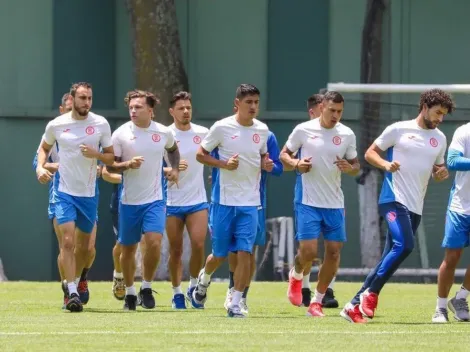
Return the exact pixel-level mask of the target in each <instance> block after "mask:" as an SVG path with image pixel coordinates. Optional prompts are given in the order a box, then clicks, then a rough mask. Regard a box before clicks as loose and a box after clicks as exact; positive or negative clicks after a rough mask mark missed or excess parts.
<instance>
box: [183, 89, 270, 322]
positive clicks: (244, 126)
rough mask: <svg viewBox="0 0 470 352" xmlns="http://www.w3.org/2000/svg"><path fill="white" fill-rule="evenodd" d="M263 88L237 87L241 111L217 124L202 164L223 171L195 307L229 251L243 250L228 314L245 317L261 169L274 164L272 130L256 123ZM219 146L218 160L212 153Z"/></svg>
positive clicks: (200, 303)
mask: <svg viewBox="0 0 470 352" xmlns="http://www.w3.org/2000/svg"><path fill="white" fill-rule="evenodd" d="M259 96H260V92H259V90H258V88H256V87H255V86H253V85H251V84H242V85H240V86H239V87H238V88H237V92H236V99H235V106H236V107H237V113H236V114H235V115H233V116H229V117H227V118H224V119H222V120H219V121H217V122H216V123H215V124H214V125H213V126H212V127H211V129H210V131H209V133H208V135H207V136H206V138H205V139H204V140H203V141H202V143H201V146H200V148H199V150H198V152H197V160H198V161H199V162H200V163H202V164H204V165H207V166H211V167H214V168H218V169H220V170H219V175H218V177H217V178H213V179H212V183H213V185H214V187H213V189H214V190H215V191H214V192H213V193H212V205H211V206H212V209H211V212H212V216H211V222H212V224H211V235H212V254H211V255H209V256H208V257H207V260H206V265H205V267H204V268H203V269H202V270H201V271H200V273H199V276H198V281H197V286H196V289H195V290H194V291H193V294H192V300H193V302H192V304H193V306H195V305H196V306H199V307H203V306H204V303H205V302H206V300H207V289H208V287H209V285H210V279H211V275H212V274H213V273H214V272H215V270H216V269H217V268H218V267H219V266H220V265H221V264H222V262H223V261H224V260H225V258H226V257H227V256H228V253H229V249H233V250H234V251H236V252H237V267H236V271H235V278H234V281H235V285H234V291H233V293H232V300H231V304H230V306H229V307H228V316H229V317H236V318H243V317H245V316H244V315H243V314H242V312H241V309H240V300H241V298H242V294H243V291H244V289H245V288H246V287H247V286H248V284H249V282H250V277H251V263H252V261H251V253H252V250H253V246H254V243H255V239H256V233H257V227H258V207H259V206H261V200H260V193H259V184H260V176H261V170H262V169H263V168H266V165H267V164H270V163H272V160H271V159H269V158H267V157H266V156H267V154H266V153H267V146H266V143H267V139H268V133H269V130H268V127H267V126H266V125H265V124H264V123H262V122H261V121H258V120H256V119H255V117H256V116H257V114H258V110H259ZM215 148H217V150H218V152H217V153H218V158H214V157H213V156H211V155H210V153H211V152H212V151H213V150H214V149H215Z"/></svg>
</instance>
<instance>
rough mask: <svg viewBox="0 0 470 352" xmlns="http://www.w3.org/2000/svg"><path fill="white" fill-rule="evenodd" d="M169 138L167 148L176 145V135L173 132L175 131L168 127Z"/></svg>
mask: <svg viewBox="0 0 470 352" xmlns="http://www.w3.org/2000/svg"><path fill="white" fill-rule="evenodd" d="M166 135H167V140H166V144H165V149H170V148H171V147H173V146H174V145H175V141H176V140H175V135H174V134H173V131H172V130H171V129H168V131H167V134H166Z"/></svg>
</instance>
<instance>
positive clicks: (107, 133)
mask: <svg viewBox="0 0 470 352" xmlns="http://www.w3.org/2000/svg"><path fill="white" fill-rule="evenodd" d="M100 144H101V147H102V148H108V147H111V146H112V145H113V141H112V139H111V127H110V126H109V123H108V121H106V123H105V124H104V126H103V131H102V133H101V138H100Z"/></svg>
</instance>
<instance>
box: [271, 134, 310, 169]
mask: <svg viewBox="0 0 470 352" xmlns="http://www.w3.org/2000/svg"><path fill="white" fill-rule="evenodd" d="M304 135H305V133H304V131H303V130H302V129H301V127H299V126H296V127H295V128H294V130H293V131H292V133H291V134H290V135H289V138H288V139H287V142H286V145H285V146H284V148H282V150H281V154H280V156H279V159H280V160H281V163H282V165H283V166H284V171H296V172H300V173H305V172H309V171H310V170H311V169H312V162H311V160H312V158H298V157H297V156H296V154H297V152H298V151H299V149H300V148H301V147H302V143H303V138H304Z"/></svg>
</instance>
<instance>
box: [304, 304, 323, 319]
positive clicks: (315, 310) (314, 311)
mask: <svg viewBox="0 0 470 352" xmlns="http://www.w3.org/2000/svg"><path fill="white" fill-rule="evenodd" d="M307 315H309V316H311V317H324V316H325V314H323V309H322V304H321V303H317V302H313V303H310V305H309V306H308V311H307Z"/></svg>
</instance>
